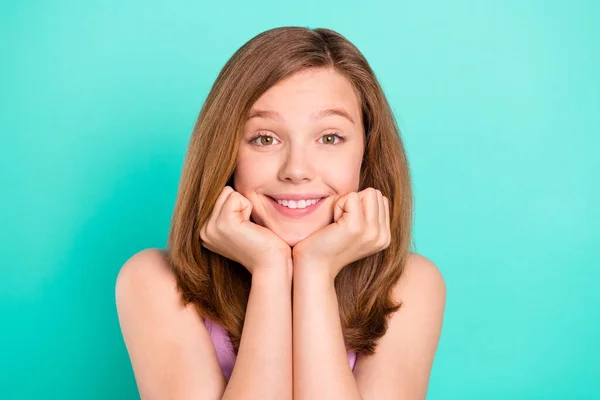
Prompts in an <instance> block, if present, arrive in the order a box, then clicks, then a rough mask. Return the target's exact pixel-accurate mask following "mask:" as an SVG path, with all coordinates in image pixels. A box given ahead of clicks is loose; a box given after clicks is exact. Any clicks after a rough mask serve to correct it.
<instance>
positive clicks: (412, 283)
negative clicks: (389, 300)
mask: <svg viewBox="0 0 600 400" xmlns="http://www.w3.org/2000/svg"><path fill="white" fill-rule="evenodd" d="M424 289H427V290H428V291H429V293H428V294H429V295H435V296H436V297H438V298H443V299H445V297H446V281H445V279H444V277H443V275H442V272H441V271H440V269H439V268H438V266H437V265H435V264H434V262H433V261H431V260H430V259H429V258H427V257H425V256H423V255H420V254H417V253H410V255H409V257H408V261H407V262H406V265H405V267H404V271H403V272H402V276H401V277H400V279H399V280H398V282H397V284H396V287H395V289H394V291H395V296H396V300H400V301H401V300H402V297H403V296H404V295H406V294H408V293H409V292H414V291H423V290H424Z"/></svg>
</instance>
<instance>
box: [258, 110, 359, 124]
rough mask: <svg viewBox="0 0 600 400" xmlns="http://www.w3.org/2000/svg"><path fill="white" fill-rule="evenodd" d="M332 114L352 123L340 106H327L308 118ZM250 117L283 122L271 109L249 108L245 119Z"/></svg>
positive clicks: (315, 119)
mask: <svg viewBox="0 0 600 400" xmlns="http://www.w3.org/2000/svg"><path fill="white" fill-rule="evenodd" d="M332 115H337V116H340V117H342V118H346V119H347V120H348V121H350V122H351V123H353V124H354V119H352V117H351V116H350V114H349V113H348V112H346V111H345V110H343V109H341V108H327V109H325V110H321V111H319V112H316V113H313V114H311V116H310V118H311V120H312V121H317V120H319V119H321V118H325V117H329V116H332ZM252 118H267V119H272V120H274V121H277V122H283V117H282V116H281V114H279V113H278V112H277V111H271V110H251V111H250V113H249V114H248V119H247V120H250V119H252Z"/></svg>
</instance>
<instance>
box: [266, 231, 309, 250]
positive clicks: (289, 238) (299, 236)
mask: <svg viewBox="0 0 600 400" xmlns="http://www.w3.org/2000/svg"><path fill="white" fill-rule="evenodd" d="M273 232H275V234H276V235H277V236H279V237H280V238H281V240H283V241H284V242H286V243H287V245H288V246H290V247H294V246H295V245H297V244H298V243H300V242H301V241H302V240H304V239H305V238H307V237H308V236H310V234H311V233H312V232H306V233H293V232H285V233H284V232H281V233H280V232H277V231H273Z"/></svg>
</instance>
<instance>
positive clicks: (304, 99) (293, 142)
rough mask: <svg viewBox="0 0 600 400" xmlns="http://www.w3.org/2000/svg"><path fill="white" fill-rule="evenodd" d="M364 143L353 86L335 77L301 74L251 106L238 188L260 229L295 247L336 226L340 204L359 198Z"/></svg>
mask: <svg viewBox="0 0 600 400" xmlns="http://www.w3.org/2000/svg"><path fill="white" fill-rule="evenodd" d="M363 135H364V130H363V128H362V119H361V112H360V104H359V100H358V97H357V95H356V93H355V91H354V89H353V87H352V85H351V83H350V81H348V80H347V79H346V78H345V77H344V76H343V75H341V74H339V73H338V72H335V71H333V70H330V69H312V70H304V71H301V72H298V73H297V74H295V75H293V76H291V77H289V78H287V79H285V80H282V81H281V82H279V83H278V84H276V85H275V86H273V87H271V88H269V90H267V91H266V92H265V93H264V94H263V95H262V96H261V97H260V98H259V99H258V100H257V101H256V103H255V104H254V105H253V106H252V108H251V111H250V113H249V114H248V119H247V121H246V124H245V127H244V132H243V135H242V141H241V143H240V147H239V152H238V161H237V165H236V169H235V171H234V176H233V187H234V189H235V190H236V191H238V192H239V193H240V194H242V195H243V196H244V197H246V198H247V199H248V200H250V202H252V204H253V209H252V220H253V221H254V222H255V223H257V224H259V225H262V226H264V227H267V228H269V229H270V230H271V231H273V232H274V233H275V234H276V235H278V236H279V237H280V238H281V239H283V240H284V241H285V242H286V243H287V244H288V245H289V246H294V245H295V244H296V243H298V242H300V241H301V240H302V239H304V238H305V237H307V236H309V235H310V234H311V233H313V232H315V231H316V230H318V229H320V228H322V227H324V226H326V225H328V224H330V223H332V222H333V206H334V202H335V200H336V199H337V198H339V197H340V196H343V195H344V194H346V193H348V192H351V191H358V188H359V182H360V169H361V162H362V157H363V153H364V137H363ZM315 201H317V202H316V203H315ZM313 203H315V204H313Z"/></svg>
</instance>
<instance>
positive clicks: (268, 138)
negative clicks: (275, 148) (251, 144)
mask: <svg viewBox="0 0 600 400" xmlns="http://www.w3.org/2000/svg"><path fill="white" fill-rule="evenodd" d="M271 143H273V138H272V137H271V136H261V137H260V144H262V145H269V144H271Z"/></svg>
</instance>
